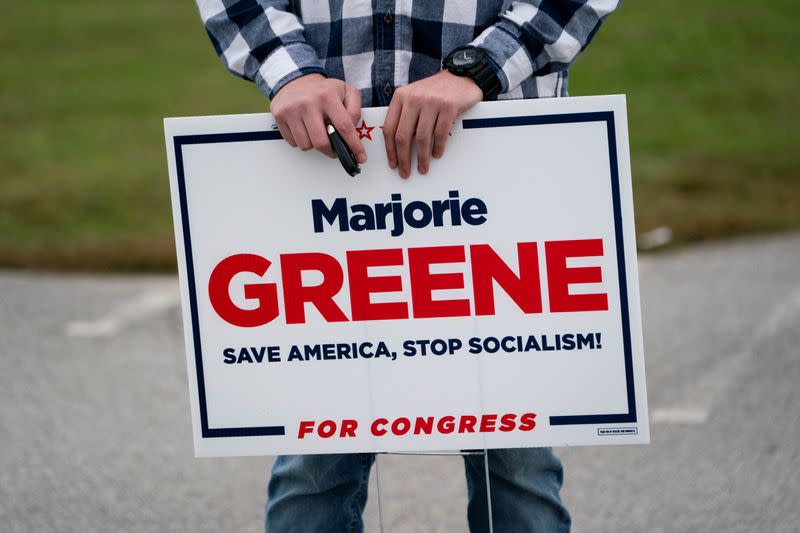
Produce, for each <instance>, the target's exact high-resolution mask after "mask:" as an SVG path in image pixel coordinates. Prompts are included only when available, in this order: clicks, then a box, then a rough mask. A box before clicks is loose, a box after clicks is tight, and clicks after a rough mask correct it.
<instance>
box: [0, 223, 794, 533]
mask: <svg viewBox="0 0 800 533" xmlns="http://www.w3.org/2000/svg"><path fill="white" fill-rule="evenodd" d="M640 270H641V272H640V278H641V285H642V305H643V313H644V317H643V318H644V331H645V359H646V367H647V387H648V397H649V404H650V416H651V428H652V444H650V445H647V446H606V447H581V448H569V449H565V448H562V449H559V450H558V454H559V455H560V456H561V457H562V459H563V461H564V465H565V486H564V490H563V498H564V500H565V502H566V504H567V505H568V507H569V509H570V511H571V513H572V516H573V522H574V531H576V532H606V531H608V532H611V531H614V532H620V531H622V532H626V531H635V532H642V531H645V532H661V531H664V532H673V531H676V532H683V531H686V532H695V531H703V532H739V531H741V532H772V531H776V532H783V531H787V532H788V531H795V532H796V531H800V505H798V502H800V392H798V390H799V389H800V348H799V346H800V234H798V233H794V234H786V235H781V236H773V237H759V238H748V239H742V240H736V241H729V242H719V243H714V244H707V245H702V246H695V247H690V248H684V249H682V250H679V251H675V252H668V253H661V254H652V255H649V256H646V257H645V258H644V259H642V260H641V261H640ZM184 357H185V356H184V353H183V341H182V332H181V322H180V317H179V309H178V296H177V280H176V279H175V278H174V277H171V276H157V277H153V276H88V275H55V274H31V273H23V272H3V273H0V363H2V371H0V531H3V532H18V531H19V532H43V533H45V532H50V531H58V532H72V531H75V532H82V533H90V532H95V531H98V532H99V531H102V532H106V531H133V532H140V531H141V532H151V531H152V532H170V531H176V532H178V531H179V532H188V531H191V532H204V531H209V532H211V531H214V532H221V531H224V532H228V531H231V532H234V531H235V532H240V531H241V532H257V531H263V504H264V499H265V485H266V479H267V471H268V469H269V467H270V465H271V463H272V459H271V458H269V457H264V458H232V459H195V458H194V457H193V450H192V437H191V424H190V419H189V401H188V387H187V379H186V368H185V358H184ZM380 469H381V479H382V498H381V503H382V508H383V515H384V531H385V532H386V533H400V532H404V533H410V532H425V533H428V532H442V533H445V532H447V533H449V532H461V531H466V518H465V498H466V496H465V491H466V489H465V482H464V474H463V467H462V463H461V459H460V458H459V457H438V456H432V457H431V456H429V457H419V456H405V455H403V456H399V455H384V456H381V457H380ZM370 494H371V497H370V501H369V503H368V507H367V511H366V513H365V520H366V525H367V531H368V532H373V531H378V530H379V529H378V505H377V498H376V497H375V475H374V470H373V478H372V480H371V493H370ZM498 533H503V532H498Z"/></svg>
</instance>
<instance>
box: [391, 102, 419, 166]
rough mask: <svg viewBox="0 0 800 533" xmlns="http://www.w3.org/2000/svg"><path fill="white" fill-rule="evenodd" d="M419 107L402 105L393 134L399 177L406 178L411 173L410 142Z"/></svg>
mask: <svg viewBox="0 0 800 533" xmlns="http://www.w3.org/2000/svg"><path fill="white" fill-rule="evenodd" d="M418 120H419V108H418V107H417V106H414V105H408V104H406V105H404V106H403V111H402V112H401V113H400V120H399V122H398V124H397V132H396V133H395V135H394V144H395V149H396V150H397V168H398V169H399V170H400V177H401V178H407V177H409V176H410V175H411V143H412V141H413V140H414V133H415V132H416V131H417V121H418Z"/></svg>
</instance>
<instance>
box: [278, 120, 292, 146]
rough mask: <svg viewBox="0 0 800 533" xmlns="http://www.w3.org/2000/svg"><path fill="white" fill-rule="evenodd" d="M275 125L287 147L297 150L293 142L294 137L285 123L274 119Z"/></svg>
mask: <svg viewBox="0 0 800 533" xmlns="http://www.w3.org/2000/svg"><path fill="white" fill-rule="evenodd" d="M275 124H277V125H278V131H279V132H281V136H282V137H283V139H284V140H285V141H286V142H287V143H289V146H291V147H292V148H297V142H295V140H294V136H293V135H292V130H291V128H289V125H288V124H287V123H286V121H285V120H282V119H275Z"/></svg>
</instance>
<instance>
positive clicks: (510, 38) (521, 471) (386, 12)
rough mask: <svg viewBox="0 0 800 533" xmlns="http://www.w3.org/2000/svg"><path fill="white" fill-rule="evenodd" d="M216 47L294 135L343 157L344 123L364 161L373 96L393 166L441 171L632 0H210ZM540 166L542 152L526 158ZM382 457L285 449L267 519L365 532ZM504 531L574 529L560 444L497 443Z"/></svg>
mask: <svg viewBox="0 0 800 533" xmlns="http://www.w3.org/2000/svg"><path fill="white" fill-rule="evenodd" d="M196 1H197V5H198V7H199V10H200V14H201V17H202V20H203V22H204V24H205V27H206V29H207V31H208V34H209V36H210V38H211V41H212V43H213V45H214V48H215V50H216V51H217V53H218V54H219V55H220V58H221V59H222V62H223V64H224V65H225V67H226V68H227V69H228V70H229V71H230V72H232V73H233V74H235V75H237V76H239V77H243V78H245V79H248V80H251V81H253V82H255V84H256V85H257V86H258V88H259V89H260V90H261V91H262V92H263V93H264V94H265V95H266V96H267V97H268V98H269V99H270V100H271V105H270V110H271V112H272V113H273V116H274V117H275V121H276V123H277V127H278V129H279V130H280V132H281V135H282V136H283V138H284V139H285V140H286V141H287V142H288V143H289V144H291V145H292V146H295V147H298V148H300V149H302V150H311V149H317V150H319V151H320V152H322V153H324V154H325V155H327V156H329V157H334V150H333V148H332V146H331V144H330V141H329V138H328V132H327V126H328V125H329V124H330V125H333V127H334V128H335V129H336V130H337V131H338V132H339V133H340V134H341V136H342V138H343V139H344V141H345V142H346V144H347V145H348V147H349V148H350V150H351V151H352V152H353V154H354V156H355V158H356V160H357V161H358V162H359V163H362V164H363V163H365V162H366V158H367V156H366V151H365V149H364V145H363V139H364V138H369V139H372V135H374V133H370V132H371V130H372V129H374V127H369V126H367V125H366V124H365V123H363V121H362V123H361V125H360V127H359V120H360V116H361V108H362V107H371V106H389V109H388V111H387V115H386V120H385V122H384V124H383V126H382V133H383V138H384V143H385V149H386V155H387V159H388V162H389V166H390V167H391V168H393V169H397V171H398V173H399V175H400V176H401V177H403V178H408V177H409V176H410V175H411V171H412V148H415V149H416V154H417V158H416V169H417V172H419V173H420V174H426V173H427V172H428V171H429V170H430V166H431V162H432V161H431V160H432V158H440V157H442V156H443V154H444V152H445V148H446V145H447V140H448V136H449V133H450V128H451V127H452V124H453V123H454V122H455V120H456V119H457V118H458V116H459V115H461V114H462V113H463V112H465V111H466V110H468V109H469V108H471V107H472V106H473V105H475V104H476V103H478V102H480V101H482V100H494V99H514V98H539V97H559V96H566V95H567V68H568V67H569V65H570V64H571V63H572V62H573V61H574V60H575V58H576V57H577V56H578V54H579V53H580V52H581V51H582V50H583V49H584V48H585V47H586V46H587V45H588V44H589V42H590V41H591V39H592V37H593V36H594V35H595V33H596V32H597V30H598V28H599V27H600V25H601V23H602V21H603V20H604V18H605V17H606V16H607V15H608V14H609V13H611V12H612V11H614V10H615V9H616V8H617V6H618V4H619V0H531V1H527V2H522V1H518V2H507V1H502V0H486V1H483V0H482V1H478V0H432V1H427V2H422V1H414V0H407V1H404V2H398V1H396V0H372V1H370V2H368V1H365V0H360V1H359V0H324V1H323V0H292V1H289V0H286V1H279V0H196ZM525 163H526V164H530V162H527V161H526V162H525ZM374 459H375V458H374V454H337V455H295V456H280V457H278V458H277V460H276V462H275V465H274V467H273V471H272V477H271V479H270V482H269V487H268V496H269V498H268V502H267V506H266V528H267V530H268V531H269V532H270V533H283V532H294V531H302V532H344V531H348V532H350V531H352V532H360V531H362V530H363V522H362V519H361V514H362V512H363V509H364V506H365V505H366V500H367V480H368V478H369V472H370V469H371V466H372V463H373V462H374ZM464 462H465V468H466V476H467V487H468V493H469V503H468V509H467V516H468V521H469V525H470V530H471V531H472V532H484V531H487V527H488V524H489V516H488V512H487V491H486V479H485V477H484V476H485V474H484V468H483V466H484V465H483V459H482V458H481V457H480V456H476V455H465V456H464ZM488 465H489V471H490V481H491V495H492V501H491V503H492V517H491V518H492V522H493V525H494V530H495V531H498V532H514V533H519V532H533V531H548V532H549V531H568V530H569V528H570V523H571V522H570V515H569V513H568V512H567V510H566V509H565V507H564V506H563V504H562V502H561V499H560V496H559V491H560V488H561V484H562V479H563V471H562V466H561V463H560V461H559V460H558V459H557V458H556V457H555V455H554V454H553V452H552V450H551V449H549V448H530V449H508V450H489V452H488Z"/></svg>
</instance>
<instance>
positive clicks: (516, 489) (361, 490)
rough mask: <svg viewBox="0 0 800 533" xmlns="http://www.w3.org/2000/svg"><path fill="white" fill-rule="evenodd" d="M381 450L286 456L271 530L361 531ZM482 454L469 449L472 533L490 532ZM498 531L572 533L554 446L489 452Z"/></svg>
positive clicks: (275, 484) (277, 468)
mask: <svg viewBox="0 0 800 533" xmlns="http://www.w3.org/2000/svg"><path fill="white" fill-rule="evenodd" d="M374 461H375V455H374V454H371V453H357V454H344V455H282V456H280V457H278V459H277V460H276V461H275V464H274V466H273V468H272V478H271V479H270V481H269V486H268V489H267V493H268V500H267V513H266V530H267V533H294V532H303V533H329V532H330V533H361V532H362V531H363V530H364V523H363V521H362V519H361V513H362V512H363V511H364V507H365V506H366V503H367V482H368V480H369V472H370V469H371V468H372V463H373V462H374ZM483 462H484V458H483V456H482V455H465V456H464V466H465V470H466V475H467V496H468V504H467V519H468V522H469V529H470V531H471V532H472V533H486V532H488V531H489V518H488V509H487V505H486V477H485V474H484V472H485V471H484V463H483ZM489 479H490V481H491V487H490V488H491V493H492V516H493V519H494V531H495V532H496V533H532V532H548V533H549V532H551V531H569V529H570V523H571V520H570V516H569V513H568V512H567V510H566V509H565V508H564V506H563V504H562V503H561V498H560V497H559V490H560V489H561V483H562V481H563V470H562V468H561V461H559V460H558V458H557V457H556V456H555V455H554V454H553V451H552V450H551V449H550V448H516V449H507V450H489Z"/></svg>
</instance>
